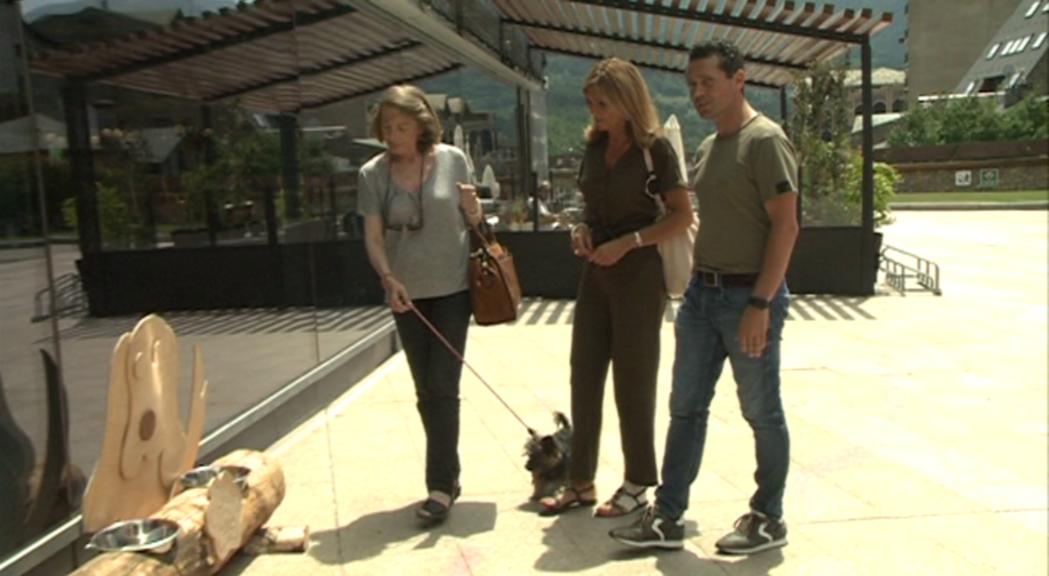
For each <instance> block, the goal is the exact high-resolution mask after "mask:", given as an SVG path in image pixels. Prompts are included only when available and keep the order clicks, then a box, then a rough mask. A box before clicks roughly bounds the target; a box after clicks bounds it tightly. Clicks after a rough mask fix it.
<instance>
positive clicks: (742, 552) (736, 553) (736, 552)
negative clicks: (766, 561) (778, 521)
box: [718, 538, 787, 556]
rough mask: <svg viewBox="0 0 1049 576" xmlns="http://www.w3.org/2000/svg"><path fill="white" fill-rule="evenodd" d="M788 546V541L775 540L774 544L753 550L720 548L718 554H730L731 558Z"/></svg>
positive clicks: (760, 546) (763, 545)
mask: <svg viewBox="0 0 1049 576" xmlns="http://www.w3.org/2000/svg"><path fill="white" fill-rule="evenodd" d="M786 545H787V539H786V538H783V539H782V540H773V541H772V542H766V543H764V544H760V545H758V546H754V547H753V548H736V549H734V550H725V549H724V548H721V547H720V546H719V547H718V552H719V553H721V554H728V555H731V556H746V555H747V554H757V553H758V552H762V551H764V550H771V549H773V548H782V547H783V546H786Z"/></svg>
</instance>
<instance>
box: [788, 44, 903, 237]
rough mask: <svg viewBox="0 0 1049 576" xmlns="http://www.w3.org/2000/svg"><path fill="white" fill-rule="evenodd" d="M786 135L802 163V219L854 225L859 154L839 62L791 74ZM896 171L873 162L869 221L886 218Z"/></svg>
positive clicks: (860, 175) (859, 182)
mask: <svg viewBox="0 0 1049 576" xmlns="http://www.w3.org/2000/svg"><path fill="white" fill-rule="evenodd" d="M795 86H796V89H795V92H794V116H793V117H792V118H791V124H790V125H791V136H792V138H793V140H794V145H795V148H796V150H797V154H798V162H799V165H800V166H801V183H800V187H801V193H802V197H803V198H802V203H801V206H802V212H803V213H802V221H803V222H805V223H806V224H807V225H809V226H840V225H856V224H859V222H860V220H861V214H860V210H861V209H862V205H863V196H862V194H863V193H862V189H863V186H862V183H863V156H862V155H861V154H859V153H858V152H857V151H856V150H854V149H853V147H852V142H851V133H852V119H853V113H852V110H851V107H850V106H849V98H848V93H847V91H846V89H845V70H844V68H843V67H841V66H836V65H832V64H820V65H817V66H814V67H813V68H811V69H810V70H809V72H808V74H806V75H803V76H799V77H797V78H796V80H795ZM899 178H900V176H899V173H897V172H896V170H895V169H894V168H892V167H891V166H889V165H887V164H884V163H880V162H879V163H875V165H874V223H875V225H876V226H878V225H882V224H887V223H888V222H890V221H891V218H892V216H891V214H890V213H889V202H891V200H892V198H893V196H894V195H895V185H896V182H897V181H899Z"/></svg>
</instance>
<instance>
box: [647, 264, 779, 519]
mask: <svg viewBox="0 0 1049 576" xmlns="http://www.w3.org/2000/svg"><path fill="white" fill-rule="evenodd" d="M750 294H751V288H749V287H740V288H737V287H708V286H704V285H703V283H702V282H701V281H698V280H697V279H696V278H693V280H692V283H691V284H690V285H689V287H688V289H687V290H686V291H685V295H684V299H683V301H682V302H681V307H680V309H679V310H678V313H677V320H676V321H675V323H674V334H675V340H676V344H675V346H676V349H675V352H674V373H673V384H672V388H671V392H670V429H669V431H668V432H667V443H666V450H665V452H664V454H663V470H662V480H663V483H662V485H660V486H659V488H658V489H657V490H656V506H657V507H658V508H659V511H660V513H661V514H662V515H664V516H667V517H669V518H672V519H675V520H676V519H678V518H680V517H681V516H682V515H683V514H684V513H685V510H687V509H688V494H689V488H690V487H691V485H692V482H693V481H695V479H696V475H697V474H699V465H700V462H701V461H702V460H703V446H704V443H705V442H706V436H707V419H708V418H709V416H710V402H711V400H713V398H714V385H715V384H717V381H718V377H719V376H721V370H722V368H723V367H724V365H725V359H726V358H728V360H729V362H731V364H732V373H733V375H734V376H735V379H736V395H737V396H738V397H739V403H740V407H741V408H742V412H743V417H744V418H745V419H746V420H747V423H748V424H750V427H751V429H752V430H753V431H754V440H755V443H756V445H757V446H756V453H757V460H758V466H757V472H755V474H754V479H755V480H756V481H757V484H758V489H757V492H755V493H754V496H753V497H752V498H751V499H750V508H751V510H754V511H757V512H761V513H763V514H766V515H768V516H771V517H773V518H781V517H782V516H783V489H784V487H785V485H786V481H787V467H788V463H789V460H790V436H789V435H788V433H787V422H786V419H785V418H784V416H783V405H782V403H781V401H780V394H779V382H780V380H779V350H780V339H781V337H782V334H783V321H784V320H785V319H786V316H787V308H788V307H789V305H790V295H789V293H788V291H787V287H786V284H783V285H781V286H780V287H779V289H778V290H777V291H776V294H775V295H774V296H773V298H772V301H771V303H770V306H769V335H768V344H767V346H766V348H765V351H764V353H763V354H762V355H761V357H760V358H751V357H749V356H747V355H745V354H744V353H743V352H742V351H741V349H740V346H739V340H738V338H737V336H738V330H739V322H740V319H741V318H742V316H743V311H744V309H745V308H746V306H747V299H748V298H749V297H750Z"/></svg>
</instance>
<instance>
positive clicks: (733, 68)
mask: <svg viewBox="0 0 1049 576" xmlns="http://www.w3.org/2000/svg"><path fill="white" fill-rule="evenodd" d="M711 56H717V57H718V68H721V71H722V72H724V73H725V76H732V75H733V74H735V73H736V72H738V71H740V70H742V69H743V53H742V52H740V51H739V48H738V47H737V46H736V45H735V44H733V43H732V42H729V41H728V40H710V41H708V42H700V43H699V44H696V45H695V46H693V47H692V51H691V52H689V54H688V61H689V62H692V61H693V60H702V59H704V58H709V57H711Z"/></svg>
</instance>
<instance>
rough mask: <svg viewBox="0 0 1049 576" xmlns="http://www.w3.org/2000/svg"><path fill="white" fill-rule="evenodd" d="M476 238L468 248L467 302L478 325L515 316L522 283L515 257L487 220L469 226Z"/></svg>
mask: <svg viewBox="0 0 1049 576" xmlns="http://www.w3.org/2000/svg"><path fill="white" fill-rule="evenodd" d="M471 228H472V229H473V232H474V237H475V238H476V240H477V242H475V243H474V246H473V250H471V252H470V303H471V305H472V306H473V313H474V321H475V322H477V324H478V325H480V326H490V325H493V324H503V323H506V322H513V321H515V320H517V314H518V311H519V310H520V308H521V285H520V284H519V283H518V281H517V269H516V268H515V267H514V257H513V256H512V255H511V254H510V252H509V251H507V250H506V249H505V248H503V246H502V245H501V244H499V242H497V241H496V240H495V235H494V234H493V233H492V230H491V228H490V227H489V226H488V224H487V223H486V222H484V221H483V220H482V222H481V224H479V225H478V226H472V227H471Z"/></svg>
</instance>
